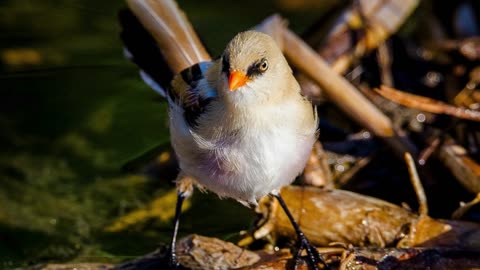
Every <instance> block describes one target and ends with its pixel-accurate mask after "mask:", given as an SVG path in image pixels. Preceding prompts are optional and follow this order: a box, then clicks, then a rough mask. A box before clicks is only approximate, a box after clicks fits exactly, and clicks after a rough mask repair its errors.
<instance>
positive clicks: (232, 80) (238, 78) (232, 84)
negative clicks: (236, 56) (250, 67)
mask: <svg viewBox="0 0 480 270" xmlns="http://www.w3.org/2000/svg"><path fill="white" fill-rule="evenodd" d="M247 79H248V78H247V75H245V73H243V72H241V71H232V72H231V73H230V77H229V78H228V87H229V88H230V91H232V92H233V91H235V90H237V88H239V87H241V86H244V85H245V84H246V83H247Z"/></svg>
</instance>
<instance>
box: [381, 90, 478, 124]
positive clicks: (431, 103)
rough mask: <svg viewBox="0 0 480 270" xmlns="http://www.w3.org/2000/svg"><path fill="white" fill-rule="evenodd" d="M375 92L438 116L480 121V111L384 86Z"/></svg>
mask: <svg viewBox="0 0 480 270" xmlns="http://www.w3.org/2000/svg"><path fill="white" fill-rule="evenodd" d="M375 91H376V92H377V93H379V94H380V95H382V96H383V97H385V98H388V99H390V100H392V101H395V102H397V103H399V104H402V105H404V106H407V107H410V108H415V109H418V110H422V111H426V112H431V113H436V114H447V115H451V116H455V117H458V118H462V119H467V120H473V121H480V111H474V110H470V109H465V108H459V107H455V106H452V105H449V104H447V103H444V102H442V101H439V100H434V99H431V98H427V97H422V96H418V95H414V94H409V93H406V92H403V91H400V90H396V89H394V88H391V87H387V86H385V85H382V86H381V88H380V89H375Z"/></svg>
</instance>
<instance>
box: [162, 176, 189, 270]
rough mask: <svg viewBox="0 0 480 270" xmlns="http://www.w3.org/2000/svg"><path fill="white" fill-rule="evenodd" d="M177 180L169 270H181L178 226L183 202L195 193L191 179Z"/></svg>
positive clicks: (182, 178) (179, 178) (180, 177)
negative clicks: (178, 257) (178, 252)
mask: <svg viewBox="0 0 480 270" xmlns="http://www.w3.org/2000/svg"><path fill="white" fill-rule="evenodd" d="M177 179H178V180H177V189H178V192H177V205H176V207H175V219H174V227H173V235H172V241H171V242H170V249H169V258H168V266H169V269H181V267H180V264H179V262H178V259H177V253H176V247H177V233H178V226H179V224H180V214H181V213H182V205H183V201H184V200H185V199H186V198H188V197H190V196H191V194H192V192H193V181H192V179H191V178H189V177H182V176H179V177H178V178H177Z"/></svg>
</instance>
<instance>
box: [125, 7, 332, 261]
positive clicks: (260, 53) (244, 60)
mask: <svg viewBox="0 0 480 270" xmlns="http://www.w3.org/2000/svg"><path fill="white" fill-rule="evenodd" d="M135 1H137V2H138V1H139V0H135ZM131 7H132V5H131ZM123 17H124V18H125V17H126V16H123ZM121 18H122V17H121ZM130 19H131V18H130ZM121 20H122V19H121ZM122 24H123V26H124V29H125V28H128V25H127V23H125V22H122ZM127 32H128V31H126V30H124V33H123V36H122V37H123V39H124V42H125V44H126V47H127V50H128V53H127V55H128V56H130V57H132V58H133V61H134V62H136V63H137V64H139V66H140V68H143V67H145V68H146V69H145V70H142V71H141V75H142V78H143V79H144V81H145V82H146V83H147V84H149V85H150V86H151V87H152V88H153V89H155V90H157V92H159V93H161V94H162V95H163V96H165V97H166V99H167V100H168V103H169V117H170V119H169V124H170V137H171V143H172V145H173V148H174V150H175V153H176V155H177V159H178V161H179V167H180V173H179V176H178V177H177V187H178V190H179V192H178V200H177V210H176V217H175V228H174V234H173V237H172V242H171V247H170V248H171V250H170V251H171V258H170V266H171V267H172V268H175V267H177V266H178V262H177V260H176V254H175V242H176V234H177V230H178V225H179V216H180V209H181V205H182V202H183V200H184V199H185V198H186V197H188V196H190V195H191V193H192V189H193V186H197V187H200V188H201V189H207V190H210V191H212V192H214V193H216V194H218V195H219V196H220V197H228V198H233V199H235V200H237V201H239V202H240V203H242V204H244V205H246V206H255V205H257V204H258V201H259V200H260V199H262V198H263V197H265V196H268V195H270V196H273V197H275V198H277V199H278V200H279V202H280V205H281V206H282V207H283V208H284V210H285V212H286V214H287V216H288V217H289V218H290V221H291V222H292V225H293V226H294V228H295V230H296V232H297V235H298V249H299V252H298V253H297V255H296V258H295V260H296V262H297V260H298V258H299V255H300V253H301V251H302V250H306V251H307V254H308V256H307V263H308V264H309V266H310V267H311V268H312V269H318V263H320V262H321V263H323V264H324V265H325V266H326V264H325V262H324V261H323V259H322V257H321V256H320V254H319V253H318V252H317V250H316V249H315V247H314V246H313V245H312V244H311V243H310V242H309V241H308V240H307V238H306V237H305V235H304V234H303V232H302V231H301V230H300V228H299V226H298V225H297V223H296V222H295V221H294V219H293V217H292V215H291V214H290V212H289V210H288V208H287V206H286V205H285V203H284V201H283V199H282V198H281V196H280V192H279V191H280V189H281V187H283V186H285V185H288V184H290V183H291V182H292V181H293V180H294V179H295V178H296V177H297V176H298V175H299V174H300V173H301V172H302V170H303V168H304V166H305V164H306V161H307V159H308V157H309V155H310V152H311V150H312V147H313V144H314V142H315V141H316V139H317V127H318V119H317V114H316V110H315V109H314V107H313V106H312V104H311V102H310V101H309V100H307V99H306V98H305V97H304V96H302V94H301V91H300V86H299V84H298V83H297V81H296V80H295V78H294V76H293V74H292V70H291V68H290V66H289V65H288V63H287V61H286V59H285V57H284V56H283V54H282V52H281V50H280V49H279V48H278V46H277V44H276V42H275V41H274V40H273V39H272V38H271V37H270V36H269V35H266V34H264V33H261V32H256V31H252V30H249V31H245V32H241V33H239V34H237V35H236V36H234V37H233V39H232V40H231V41H230V42H229V43H228V44H227V46H226V48H225V50H224V52H223V53H222V55H221V57H219V58H218V59H217V60H214V61H202V62H198V63H190V64H191V66H190V67H188V68H186V69H183V70H182V71H180V72H179V73H178V74H176V75H173V80H171V82H170V84H166V83H165V82H162V81H159V80H158V79H156V78H155V76H156V75H155V69H154V68H152V66H154V65H155V64H153V65H151V64H146V62H151V60H152V59H151V58H149V57H148V56H144V57H143V59H144V60H143V61H142V60H141V58H142V56H139V57H138V58H137V55H138V54H142V53H144V52H145V50H143V49H138V48H135V45H136V44H135V42H139V39H138V38H137V39H136V41H133V42H132V41H131V40H128V37H127V35H126V33H127ZM145 33H146V32H145ZM136 34H137V35H138V31H137V32H136ZM137 37H138V36H137ZM144 37H146V36H144ZM146 39H147V40H148V39H149V37H146ZM149 42H153V39H150V41H149ZM178 49H179V50H182V43H179V44H178ZM147 51H148V50H147ZM188 51H189V50H188V49H184V51H183V52H181V53H180V54H187V52H188ZM135 52H137V54H136V53H135ZM165 58H166V57H165ZM192 58H193V57H192ZM139 59H140V60H139ZM142 63H143V65H142ZM173 73H175V72H173ZM173 73H172V74H173ZM326 267H327V266H326Z"/></svg>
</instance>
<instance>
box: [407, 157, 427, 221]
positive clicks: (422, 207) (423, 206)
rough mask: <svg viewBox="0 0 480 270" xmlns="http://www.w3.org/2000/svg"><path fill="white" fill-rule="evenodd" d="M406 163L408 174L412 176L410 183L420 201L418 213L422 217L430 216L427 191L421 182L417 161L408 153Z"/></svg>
mask: <svg viewBox="0 0 480 270" xmlns="http://www.w3.org/2000/svg"><path fill="white" fill-rule="evenodd" d="M405 162H406V163H407V166H408V173H409V174H410V181H411V182H412V185H413V189H414V190H415V194H416V195H417V199H418V205H419V207H418V213H419V214H420V216H428V204H427V196H425V190H424V189H423V185H422V182H420V177H418V172H417V168H416V167H415V161H414V160H413V158H412V155H411V154H410V153H408V152H406V153H405Z"/></svg>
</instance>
